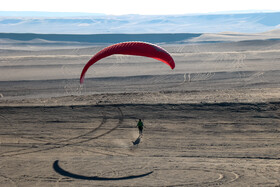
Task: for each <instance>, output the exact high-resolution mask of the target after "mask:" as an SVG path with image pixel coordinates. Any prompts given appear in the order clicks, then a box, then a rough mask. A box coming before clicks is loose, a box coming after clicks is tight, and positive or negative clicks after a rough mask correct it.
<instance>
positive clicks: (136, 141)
mask: <svg viewBox="0 0 280 187" xmlns="http://www.w3.org/2000/svg"><path fill="white" fill-rule="evenodd" d="M141 138H142V136H141V135H139V136H138V138H137V139H136V140H135V141H134V142H132V143H133V145H138V144H139V143H140V142H141Z"/></svg>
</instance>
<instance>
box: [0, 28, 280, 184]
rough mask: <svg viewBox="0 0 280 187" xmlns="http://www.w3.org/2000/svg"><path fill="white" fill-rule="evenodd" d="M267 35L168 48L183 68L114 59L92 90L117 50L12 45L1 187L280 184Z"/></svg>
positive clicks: (4, 79) (1, 119) (278, 121)
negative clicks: (98, 57)
mask: <svg viewBox="0 0 280 187" xmlns="http://www.w3.org/2000/svg"><path fill="white" fill-rule="evenodd" d="M262 34H263V37H260V35H261V34H258V38H256V39H258V40H254V39H252V37H250V40H248V41H236V35H237V34H235V36H234V41H228V40H227V42H222V43H203V42H202V43H201V41H200V40H203V37H205V38H207V40H206V39H205V38H204V39H205V40H206V41H211V39H209V37H211V35H210V36H208V35H205V36H202V37H200V38H197V40H199V41H200V42H199V43H192V44H160V45H161V46H162V47H164V48H165V49H166V50H168V51H169V52H170V53H171V55H172V56H173V58H174V60H175V63H176V67H175V69H174V70H171V69H170V68H169V67H168V66H167V65H165V64H163V63H162V62H158V61H156V60H153V59H149V58H144V57H133V56H120V55H115V56H111V57H108V58H106V59H104V60H102V61H100V62H98V63H96V64H95V65H94V66H93V67H91V68H90V69H89V71H88V73H87V74H86V78H85V83H84V84H83V85H80V84H79V75H80V73H81V70H82V68H83V66H84V65H85V63H86V62H87V61H88V60H89V59H90V57H91V56H92V55H93V54H95V53H96V52H97V51H99V50H100V49H102V48H103V47H105V46H102V45H96V46H79V45H73V46H71V45H68V46H67V47H65V46H59V45H54V46H48V47H45V46H38V45H37V46H33V45H32V44H30V45H28V46H18V45H17V44H11V45H9V46H7V45H6V46H1V57H0V65H1V68H0V127H1V135H0V157H1V159H0V184H1V186H216V185H218V186H279V185H280V149H279V148H280V134H279V133H280V100H279V99H280V63H279V59H280V41H279V40H268V39H264V38H265V36H266V34H265V33H262ZM222 35H223V37H225V34H222ZM217 37H218V38H219V40H222V39H223V37H219V36H217V35H215V40H217ZM244 37H245V36H244V35H243V36H242V38H243V39H244ZM259 38H261V40H259ZM139 118H141V119H143V120H144V125H145V128H144V132H143V136H142V137H141V138H140V137H138V130H137V128H136V122H137V120H138V119H139Z"/></svg>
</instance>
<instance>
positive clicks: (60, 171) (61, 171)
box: [53, 160, 154, 181]
mask: <svg viewBox="0 0 280 187" xmlns="http://www.w3.org/2000/svg"><path fill="white" fill-rule="evenodd" d="M53 169H54V171H55V172H56V173H58V174H60V175H63V176H65V177H70V178H73V179H82V180H98V181H114V180H128V179H135V178H140V177H145V176H147V175H150V174H151V173H153V172H154V171H150V172H148V173H144V174H141V175H129V176H124V177H98V176H84V175H78V174H74V173H70V172H69V171H66V170H64V169H62V168H61V167H60V166H59V165H58V160H56V161H54V163H53Z"/></svg>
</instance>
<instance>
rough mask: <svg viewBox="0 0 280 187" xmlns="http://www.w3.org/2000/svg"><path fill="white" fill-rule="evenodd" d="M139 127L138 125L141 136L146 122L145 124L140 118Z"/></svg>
mask: <svg viewBox="0 0 280 187" xmlns="http://www.w3.org/2000/svg"><path fill="white" fill-rule="evenodd" d="M137 127H138V129H139V136H142V133H143V128H144V124H143V122H142V121H141V119H139V121H138V123H137Z"/></svg>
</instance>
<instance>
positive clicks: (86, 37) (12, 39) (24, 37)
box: [0, 33, 201, 45]
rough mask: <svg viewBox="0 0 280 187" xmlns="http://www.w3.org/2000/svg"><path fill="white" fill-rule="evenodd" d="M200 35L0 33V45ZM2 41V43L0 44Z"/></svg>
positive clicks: (168, 40) (182, 38) (177, 39)
mask: <svg viewBox="0 0 280 187" xmlns="http://www.w3.org/2000/svg"><path fill="white" fill-rule="evenodd" d="M200 35H201V34H189V33H175V34H172V33H171V34H83V35H78V34H30V33H0V43H2V44H5V43H10V44H11V43H14V44H15V43H17V44H24V43H29V44H33V45H36V43H37V44H47V43H49V44H62V42H64V43H65V44H66V43H69V42H72V43H73V42H78V43H84V44H104V43H118V42H125V41H146V42H151V43H182V42H185V41H187V40H190V39H192V38H196V37H199V36H200ZM1 39H2V42H1Z"/></svg>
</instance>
